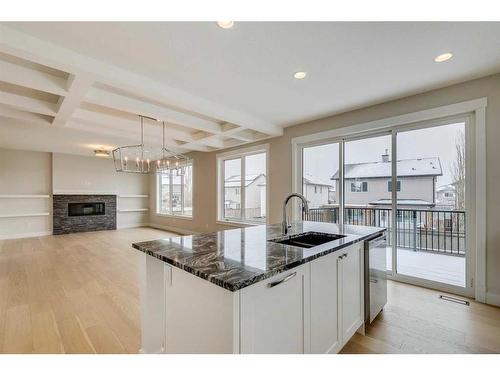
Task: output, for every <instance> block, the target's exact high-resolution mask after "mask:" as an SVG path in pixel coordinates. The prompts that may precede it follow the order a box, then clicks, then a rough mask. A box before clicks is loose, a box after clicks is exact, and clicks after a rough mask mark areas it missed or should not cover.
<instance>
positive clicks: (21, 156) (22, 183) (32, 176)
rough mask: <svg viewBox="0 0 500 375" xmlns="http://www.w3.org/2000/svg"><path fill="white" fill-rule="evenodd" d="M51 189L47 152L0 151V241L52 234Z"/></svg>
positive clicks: (48, 155)
mask: <svg viewBox="0 0 500 375" xmlns="http://www.w3.org/2000/svg"><path fill="white" fill-rule="evenodd" d="M51 190H52V181H51V154H50V153H47V152H33V151H18V150H8V149H0V239H3V238H15V237H25V236H36V235H44V234H48V233H51V232H52V216H50V215H51V212H52V200H51V199H50V194H51ZM33 195H36V196H40V195H41V196H42V197H30V198H27V197H26V196H33ZM16 196H17V197H16ZM43 196H46V197H43ZM40 214H48V215H44V216H18V217H5V216H7V215H8V216H16V215H40Z"/></svg>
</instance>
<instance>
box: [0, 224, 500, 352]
mask: <svg viewBox="0 0 500 375" xmlns="http://www.w3.org/2000/svg"><path fill="white" fill-rule="evenodd" d="M168 236H171V234H170V233H167V232H163V231H159V230H155V229H150V228H135V229H124V230H119V231H106V232H96V233H83V234H70V235H62V236H47V237H39V238H29V239H19V240H6V241H0V352H4V353H137V351H138V349H139V346H140V323H139V295H138V294H139V291H138V283H137V256H138V253H137V252H136V250H133V249H132V248H131V247H130V243H131V242H134V241H141V240H149V239H155V238H162V237H168ZM438 295H439V293H438V292H435V291H432V290H428V289H423V288H418V287H414V286H410V285H405V284H400V283H395V282H391V283H389V290H388V299H389V303H388V305H387V306H386V308H385V310H384V312H383V313H382V314H381V315H380V316H379V317H378V318H377V319H376V321H375V322H374V324H373V325H372V326H371V327H370V328H368V330H367V335H366V336H361V335H358V334H356V335H355V336H354V337H353V338H352V340H351V341H350V342H349V343H348V344H347V345H346V347H345V348H344V350H343V353H478V352H480V353H490V352H496V353H499V352H500V308H495V307H492V306H486V305H483V304H479V303H475V302H472V304H471V306H469V307H467V306H463V305H458V304H455V303H452V302H445V301H442V300H439V299H438Z"/></svg>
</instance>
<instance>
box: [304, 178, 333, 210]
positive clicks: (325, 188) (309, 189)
mask: <svg viewBox="0 0 500 375" xmlns="http://www.w3.org/2000/svg"><path fill="white" fill-rule="evenodd" d="M303 182H304V186H303V189H302V194H304V196H305V197H306V199H307V202H308V203H309V207H310V208H318V207H321V206H323V205H325V204H330V203H333V202H334V200H335V187H334V185H333V184H332V183H331V182H329V181H324V180H322V179H321V178H319V177H315V176H313V175H311V174H309V173H306V174H305V175H304V178H303Z"/></svg>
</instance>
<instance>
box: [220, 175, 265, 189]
mask: <svg viewBox="0 0 500 375" xmlns="http://www.w3.org/2000/svg"><path fill="white" fill-rule="evenodd" d="M260 176H265V174H264V173H255V174H247V175H245V186H248V185H250V184H251V183H252V182H254V181H255V180H256V179H257V178H259V177H260ZM224 186H225V187H239V186H241V175H239V174H235V175H233V176H231V177H228V178H226V181H224Z"/></svg>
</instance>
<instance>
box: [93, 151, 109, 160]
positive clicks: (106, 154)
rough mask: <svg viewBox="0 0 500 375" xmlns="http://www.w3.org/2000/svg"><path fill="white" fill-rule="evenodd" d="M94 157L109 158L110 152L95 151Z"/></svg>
mask: <svg viewBox="0 0 500 375" xmlns="http://www.w3.org/2000/svg"><path fill="white" fill-rule="evenodd" d="M94 155H95V156H100V157H104V158H107V157H108V156H109V151H108V150H94Z"/></svg>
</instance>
